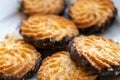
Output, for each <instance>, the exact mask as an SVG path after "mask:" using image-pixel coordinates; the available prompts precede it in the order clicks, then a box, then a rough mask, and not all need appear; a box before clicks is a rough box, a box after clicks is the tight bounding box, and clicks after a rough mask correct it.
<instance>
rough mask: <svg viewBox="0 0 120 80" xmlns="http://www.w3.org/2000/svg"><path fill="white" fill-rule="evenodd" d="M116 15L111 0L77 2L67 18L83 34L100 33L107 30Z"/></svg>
mask: <svg viewBox="0 0 120 80" xmlns="http://www.w3.org/2000/svg"><path fill="white" fill-rule="evenodd" d="M116 15H117V9H116V8H115V6H114V4H113V2H112V1H111V0H89V1H88V0H78V1H76V2H75V3H74V4H73V5H72V6H71V8H70V13H69V16H70V18H71V20H72V21H73V22H74V23H75V24H76V25H77V27H78V28H79V30H80V32H81V33H83V34H94V33H101V32H103V31H105V30H106V29H107V28H109V27H110V26H111V25H112V24H113V22H114V20H115V18H116Z"/></svg>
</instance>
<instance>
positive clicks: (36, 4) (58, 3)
mask: <svg viewBox="0 0 120 80" xmlns="http://www.w3.org/2000/svg"><path fill="white" fill-rule="evenodd" d="M22 5H23V7H24V12H25V13H26V14H29V15H36V14H39V15H46V14H59V13H61V12H62V11H63V10H64V0H22Z"/></svg>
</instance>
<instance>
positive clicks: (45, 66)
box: [37, 51, 96, 80]
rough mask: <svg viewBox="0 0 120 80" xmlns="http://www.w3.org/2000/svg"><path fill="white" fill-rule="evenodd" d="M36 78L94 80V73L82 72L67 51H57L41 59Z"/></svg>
mask: <svg viewBox="0 0 120 80" xmlns="http://www.w3.org/2000/svg"><path fill="white" fill-rule="evenodd" d="M37 78H38V80H95V78H96V75H91V74H90V73H89V72H84V71H83V70H82V69H81V68H79V67H77V66H76V64H75V63H74V62H73V61H71V59H70V56H69V53H68V52H65V51H61V52H57V53H55V54H53V55H52V56H51V57H47V58H46V59H45V60H43V62H42V65H41V67H40V69H39V71H38V77H37Z"/></svg>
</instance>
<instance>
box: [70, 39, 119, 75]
mask: <svg viewBox="0 0 120 80" xmlns="http://www.w3.org/2000/svg"><path fill="white" fill-rule="evenodd" d="M68 51H69V53H70V57H71V60H72V61H74V62H75V63H76V64H77V65H78V66H80V67H82V68H83V69H84V70H85V71H90V72H91V73H93V74H99V76H118V75H120V65H119V66H114V65H111V68H103V69H101V70H98V69H96V68H95V67H94V66H92V65H91V64H90V62H89V61H88V60H87V59H86V58H85V57H84V56H83V55H81V54H80V53H79V52H77V49H76V47H75V46H74V45H73V41H71V42H70V43H69V45H68Z"/></svg>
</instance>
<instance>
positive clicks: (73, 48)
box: [68, 35, 120, 76]
mask: <svg viewBox="0 0 120 80" xmlns="http://www.w3.org/2000/svg"><path fill="white" fill-rule="evenodd" d="M68 51H69V53H70V55H71V59H72V60H73V61H74V62H75V63H76V64H77V65H78V66H80V67H82V68H83V69H84V70H86V71H90V72H92V73H98V74H99V75H101V76H111V75H115V76H117V75H119V74H120V54H119V53H120V44H118V43H116V42H114V41H112V40H110V39H106V38H103V37H99V36H94V35H91V36H78V37H76V38H74V39H73V40H72V41H71V42H70V43H69V46H68Z"/></svg>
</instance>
